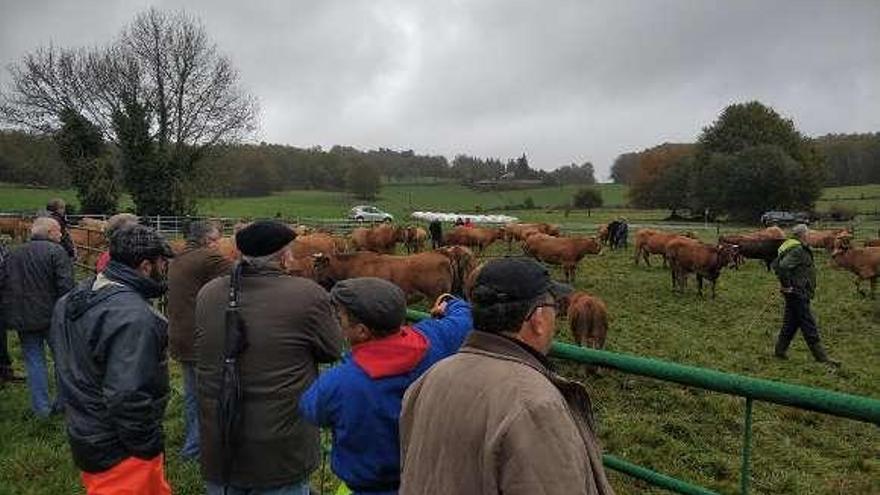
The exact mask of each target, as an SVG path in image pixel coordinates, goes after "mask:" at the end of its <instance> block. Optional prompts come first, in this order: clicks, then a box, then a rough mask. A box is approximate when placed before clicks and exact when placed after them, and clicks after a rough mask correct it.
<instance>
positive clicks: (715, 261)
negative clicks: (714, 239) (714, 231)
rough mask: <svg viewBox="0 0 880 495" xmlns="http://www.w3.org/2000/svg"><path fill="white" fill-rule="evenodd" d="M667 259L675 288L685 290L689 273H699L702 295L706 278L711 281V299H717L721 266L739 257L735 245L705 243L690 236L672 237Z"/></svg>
mask: <svg viewBox="0 0 880 495" xmlns="http://www.w3.org/2000/svg"><path fill="white" fill-rule="evenodd" d="M666 258H667V259H668V260H669V268H670V271H671V272H672V289H673V290H675V289H676V288H678V289H679V290H680V291H681V292H684V289H685V286H686V285H687V276H688V274H689V273H694V274H696V276H697V287H698V292H699V294H700V297H702V296H703V279H704V278H705V279H706V280H708V281H709V282H710V283H711V284H712V299H715V284H716V282H717V280H718V277H719V276H720V275H721V269H722V268H724V267H725V266H728V265H731V264H732V263H733V262H734V260H735V258H736V248H735V247H734V246H730V245H728V244H718V245H712V244H705V243H702V242H700V241H697V240H694V239H689V238H687V237H678V238H676V239H672V240H671V241H669V243H667V244H666Z"/></svg>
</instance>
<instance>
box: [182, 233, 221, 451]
mask: <svg viewBox="0 0 880 495" xmlns="http://www.w3.org/2000/svg"><path fill="white" fill-rule="evenodd" d="M222 237H223V236H222V234H221V232H220V229H218V228H217V225H216V224H214V223H211V222H193V223H192V224H190V226H189V229H188V230H187V236H186V249H184V251H183V252H182V253H180V255H178V256H177V257H176V258H175V259H174V261H172V262H171V264H170V265H169V267H168V340H169V350H170V351H171V357H172V358H174V359H176V360H177V361H179V362H180V364H181V367H182V368H183V404H184V411H183V414H184V420H185V424H186V433H185V438H184V441H183V447H182V448H181V450H180V456H181V457H183V458H184V459H186V460H198V458H199V408H198V399H197V397H196V372H195V361H196V352H195V345H194V340H195V326H196V323H195V319H196V296H197V295H198V294H199V290H201V288H202V287H203V286H204V285H205V284H207V283H208V282H210V281H211V280H214V279H215V278H217V277H219V276H221V275H226V274H228V273H229V270H230V269H231V268H232V261H231V260H228V259H226V258H224V257H223V255H221V254H220V252H219V251H218V250H217V243H218V242H219V241H220V239H221V238H222Z"/></svg>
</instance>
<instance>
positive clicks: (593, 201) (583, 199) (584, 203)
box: [572, 187, 602, 216]
mask: <svg viewBox="0 0 880 495" xmlns="http://www.w3.org/2000/svg"><path fill="white" fill-rule="evenodd" d="M572 203H573V204H574V207H575V208H582V209H585V210H587V216H591V215H592V210H593V208H600V207H601V206H602V193H600V192H599V190H598V189H596V188H594V187H584V188H581V189H578V191H577V192H576V193H574V198H573V199H572Z"/></svg>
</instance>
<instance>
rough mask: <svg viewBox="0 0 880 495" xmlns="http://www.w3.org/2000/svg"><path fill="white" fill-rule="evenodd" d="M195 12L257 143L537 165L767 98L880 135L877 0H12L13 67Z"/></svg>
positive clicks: (607, 160) (605, 153) (815, 131)
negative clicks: (224, 64) (226, 59)
mask: <svg viewBox="0 0 880 495" xmlns="http://www.w3.org/2000/svg"><path fill="white" fill-rule="evenodd" d="M151 5H154V6H157V7H159V8H163V9H166V8H167V9H180V8H185V9H186V10H187V11H188V12H190V13H192V14H195V15H196V16H198V17H200V18H201V19H202V20H203V22H204V24H205V27H206V28H207V31H208V33H209V34H210V35H211V36H212V37H213V39H214V40H215V41H216V42H217V43H218V45H219V46H220V48H221V50H222V51H224V52H226V53H227V54H228V55H229V56H230V57H231V58H232V59H233V61H234V63H235V64H236V65H237V67H238V68H239V70H240V71H241V78H242V82H243V84H244V86H245V87H246V88H247V89H248V90H249V91H250V92H251V93H253V94H254V95H255V96H256V97H257V98H258V99H259V101H260V107H261V117H260V129H259V131H258V133H257V135H256V136H255V139H256V140H258V141H259V140H264V141H268V142H274V143H285V144H291V145H296V146H314V145H321V146H324V147H329V146H332V145H334V144H345V145H352V146H355V147H358V148H362V149H366V148H376V147H380V146H381V147H387V148H395V149H410V148H411V149H413V150H415V151H416V152H419V153H431V154H443V155H446V156H447V157H448V158H450V159H452V157H453V156H454V155H455V154H456V153H467V154H472V155H477V156H483V157H486V156H495V157H499V158H509V157H515V156H519V155H520V154H522V153H526V154H528V156H529V159H530V161H531V163H532V165H533V166H536V167H539V168H545V169H550V168H555V167H557V166H560V165H564V164H567V163H571V162H577V163H581V162H584V161H591V162H593V164H594V165H595V166H596V168H597V172H598V176H599V178H600V179H604V178H605V177H607V174H608V170H609V168H610V166H611V164H612V162H613V161H614V158H615V157H616V156H617V155H618V154H620V153H622V152H626V151H633V150H638V149H642V148H645V147H649V146H652V145H655V144H659V143H662V142H664V141H673V142H680V141H692V140H694V139H695V138H696V136H697V135H698V133H699V132H700V129H701V128H702V127H704V126H706V125H708V124H710V123H711V122H712V121H713V120H714V119H715V118H716V117H717V115H718V113H719V112H720V111H721V110H722V109H723V108H724V107H725V106H726V105H728V104H730V103H734V102H741V101H747V100H754V99H757V100H759V101H761V102H763V103H765V104H769V105H771V106H772V107H774V108H775V109H776V110H777V111H779V112H780V113H782V114H783V115H784V116H786V117H788V118H791V119H793V120H794V122H795V124H796V125H797V127H798V128H799V129H800V130H801V131H802V132H804V133H806V134H808V135H821V134H825V133H829V132H877V131H880V0H861V1H849V0H829V1H807V0H788V1H781V0H761V1H741V0H739V1H735V2H734V1H725V2H720V1H708V0H692V1H660V0H640V1H620V0H615V1H610V0H609V1H601V2H597V1H587V0H572V1H553V0H547V1H531V2H520V1H512V0H500V1H478V0H462V1H455V2H446V1H440V0H436V1H425V2H417V1H382V0H364V1H348V0H344V1H343V0H340V1H328V0H315V1H308V2H304V1H303V2H299V1H289V0H280V1H274V2H268V1H260V0H251V1H241V0H237V1H220V0H196V1H186V2H183V1H158V2H146V1H134V2H133V1H122V0H105V1H99V0H76V1H73V0H67V1H65V0H60V1H45V0H42V1H41V0H0V64H2V66H3V72H2V75H0V82H3V83H5V82H7V81H8V79H9V77H8V73H7V71H6V69H5V67H6V66H7V65H8V64H10V63H12V62H15V61H16V60H18V59H19V58H20V57H21V56H22V54H24V53H26V52H28V51H31V50H33V49H35V48H36V47H38V46H40V45H45V44H49V43H54V44H56V45H61V46H81V45H83V46H84V45H93V44H100V43H104V42H106V41H109V40H110V39H111V38H112V37H113V36H114V35H115V34H116V33H118V32H119V30H120V29H121V28H122V26H123V25H124V24H126V23H128V22H129V21H130V20H131V19H132V18H133V17H134V15H135V14H136V13H137V12H139V11H141V10H143V9H146V8H147V7H149V6H151Z"/></svg>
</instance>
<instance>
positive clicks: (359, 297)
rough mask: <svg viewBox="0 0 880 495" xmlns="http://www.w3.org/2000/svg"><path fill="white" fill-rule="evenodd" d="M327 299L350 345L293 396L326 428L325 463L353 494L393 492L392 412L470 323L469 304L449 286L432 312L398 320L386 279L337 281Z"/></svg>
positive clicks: (395, 445) (401, 300)
mask: <svg viewBox="0 0 880 495" xmlns="http://www.w3.org/2000/svg"><path fill="white" fill-rule="evenodd" d="M330 299H331V301H332V302H333V305H334V307H335V309H336V313H337V315H338V316H339V320H340V324H341V325H342V329H343V332H344V333H345V337H346V339H348V342H349V343H350V344H351V353H348V354H346V355H345V356H343V360H342V363H341V364H339V365H338V366H336V367H334V368H332V369H330V370H328V371H326V372H324V373H323V374H321V376H319V377H318V380H317V381H316V382H315V383H313V384H312V386H311V387H309V389H308V390H307V391H306V393H305V394H304V395H303V397H302V399H300V405H299V408H300V412H301V413H302V415H303V417H304V418H306V419H307V420H308V421H311V422H312V423H314V424H316V425H318V426H325V427H330V428H331V429H332V431H333V454H332V459H331V467H332V468H333V472H334V473H336V475H337V476H338V477H339V478H341V479H342V480H343V481H344V482H345V484H346V485H347V486H348V487H349V488H350V489H351V490H353V491H354V493H355V494H372V495H377V494H396V493H397V490H398V487H399V485H400V441H399V435H398V417H399V416H400V401H401V400H402V399H403V393H404V392H405V391H406V388H407V387H408V386H409V385H410V384H411V383H412V382H414V381H415V380H416V379H417V378H418V377H419V376H421V375H422V373H424V372H425V371H426V370H427V369H428V368H430V367H431V366H432V365H434V363H436V362H437V361H439V360H441V359H443V358H445V357H447V356H450V355H452V354H453V353H455V352H456V351H457V350H458V348H459V347H460V346H461V344H462V342H463V341H464V339H465V336H466V335H467V334H468V332H470V330H471V328H472V322H471V311H470V304H468V303H467V301H464V300H462V299H458V298H456V297H453V296H451V295H449V294H444V295H441V296H440V297H439V298H438V299H437V301H436V302H435V304H434V309H433V311H432V313H433V314H434V316H435V317H434V318H430V319H427V320H423V321H421V322H419V323H416V324H415V325H412V326H409V325H404V318H405V316H406V297H405V296H404V293H403V291H402V290H401V289H400V288H399V287H397V286H396V285H394V284H392V283H391V282H388V281H387V280H383V279H379V278H369V277H367V278H355V279H350V280H344V281H342V282H339V283H337V284H336V285H335V286H334V287H333V290H332V291H331V292H330Z"/></svg>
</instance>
